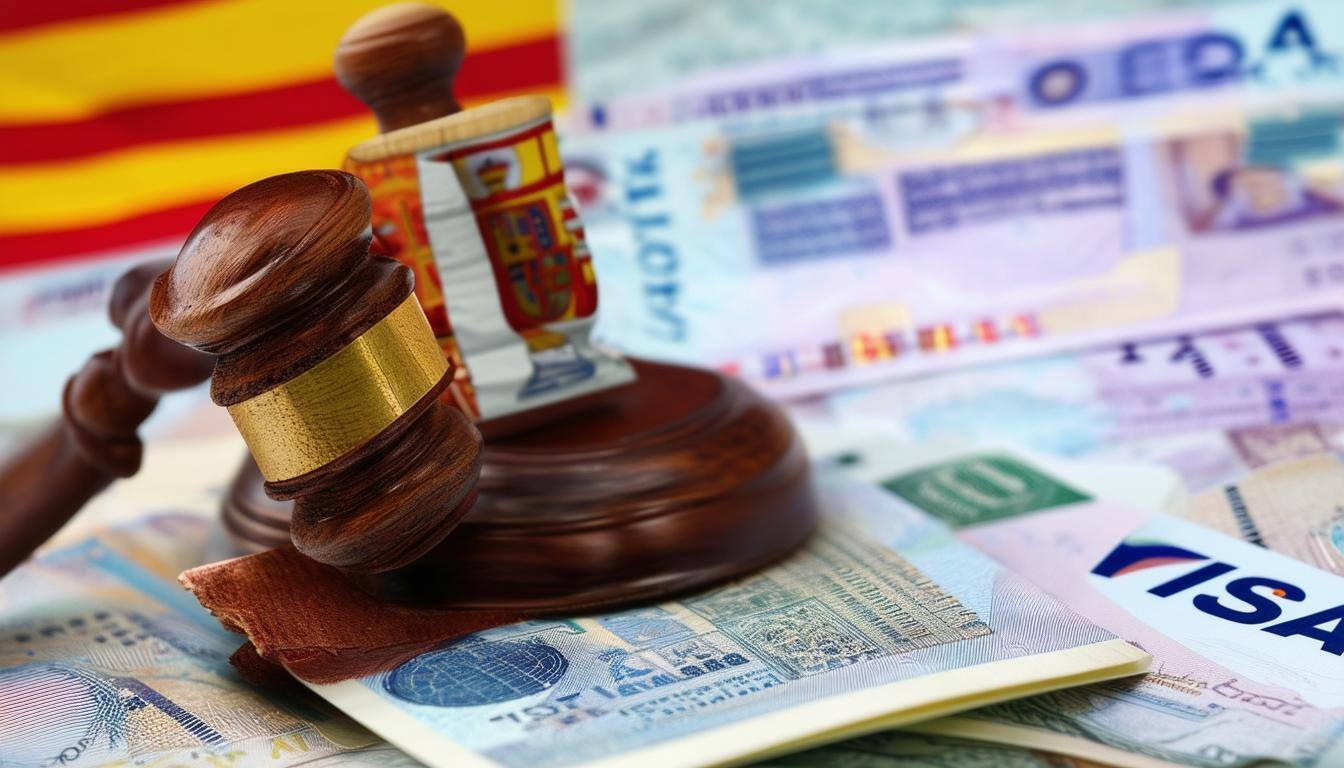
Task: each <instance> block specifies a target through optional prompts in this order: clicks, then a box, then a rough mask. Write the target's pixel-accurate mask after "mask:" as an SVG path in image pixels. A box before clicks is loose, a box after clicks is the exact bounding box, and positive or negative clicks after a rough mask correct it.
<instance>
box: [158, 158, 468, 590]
mask: <svg viewBox="0 0 1344 768" xmlns="http://www.w3.org/2000/svg"><path fill="white" fill-rule="evenodd" d="M369 213H370V209H369V197H368V190H367V189H365V187H364V185H363V184H362V183H360V181H359V180H358V179H356V178H355V177H353V176H351V175H349V174H346V173H342V172H340V171H304V172H300V173H292V174H286V175H283V176H275V177H272V178H269V179H265V180H263V181H259V182H257V183H255V184H251V185H249V186H247V187H244V188H242V189H240V190H238V191H237V192H234V193H233V194H231V195H229V196H228V197H226V198H224V199H223V200H221V201H220V202H219V203H218V204H216V205H215V207H214V208H212V209H211V210H210V211H209V212H208V213H207V214H206V215H205V217H204V218H203V219H202V220H201V222H200V224H198V225H197V227H196V229H195V230H194V231H193V232H192V234H191V235H190V237H188V239H187V243H186V245H185V246H183V248H182V252H181V253H180V254H179V255H178V257H177V260H176V261H175V262H174V264H173V266H172V268H170V269H169V270H168V271H167V272H165V273H164V274H163V275H161V276H160V277H159V278H158V280H156V281H155V285H154V290H153V293H152V295H151V298H150V315H151V316H152V317H153V320H154V323H155V324H156V325H157V326H158V327H159V329H160V330H161V331H163V332H164V334H166V335H167V336H169V337H171V338H173V339H175V340H177V341H179V342H181V343H184V344H189V345H191V346H192V347H194V348H196V349H200V350H203V351H210V352H214V353H217V354H218V355H219V358H218V363H217V364H216V366H215V373H214V381H213V383H212V387H211V396H212V397H213V399H214V400H215V402H216V403H218V404H219V405H223V406H230V405H235V404H237V403H240V402H242V401H244V400H247V399H249V398H251V397H253V396H255V395H257V394H259V393H261V392H264V391H266V390H268V389H270V388H272V387H274V386H275V385H277V384H280V383H284V382H287V381H289V380H292V379H293V378H295V377H297V376H299V375H301V374H303V373H304V372H306V371H308V370H310V369H311V368H312V367H313V366H315V365H316V364H317V363H319V362H322V361H323V360H325V359H327V358H329V357H330V356H331V355H332V354H333V353H335V352H337V351H338V350H340V349H341V348H342V347H344V346H346V345H347V344H348V343H349V342H350V341H351V340H353V339H354V338H356V337H357V336H359V335H360V334H362V333H363V332H364V331H366V330H368V329H369V328H371V327H372V326H373V325H374V324H376V323H377V322H379V321H380V320H382V319H383V318H384V317H386V316H387V314H388V313H389V312H390V311H391V310H392V309H393V308H395V307H396V306H398V305H400V304H401V303H402V302H403V301H404V300H405V299H406V298H407V297H408V296H410V294H411V290H412V277H411V274H410V270H408V269H407V268H406V267H404V266H402V265H399V264H396V263H394V262H391V261H389V260H387V259H383V258H379V257H376V256H373V255H371V254H370V253H369V238H370V235H369ZM451 375H452V371H451V369H449V370H448V372H447V373H446V374H444V376H443V377H442V378H441V380H440V381H439V382H438V384H437V385H435V386H434V387H433V388H431V389H430V390H429V391H428V392H427V393H426V394H425V395H424V396H423V397H421V398H420V400H419V401H418V402H416V403H415V404H414V405H413V406H412V407H410V408H409V409H407V410H406V411H405V412H404V413H402V414H401V415H400V416H399V417H398V418H396V420H395V421H393V422H392V423H391V424H389V425H388V426H386V427H385V428H384V429H383V430H382V431H381V432H379V433H378V434H376V435H375V436H374V437H372V438H370V439H368V440H367V441H365V442H364V443H362V444H360V445H358V446H357V447H355V448H353V449H351V450H350V451H349V452H347V453H346V454H344V455H342V456H340V457H338V458H337V459H335V460H333V461H331V462H329V463H326V464H324V465H322V466H319V467H317V468H315V469H312V470H311V471H308V472H305V473H303V474H301V475H299V476H297V477H293V478H287V479H284V480H281V481H275V482H271V483H267V485H266V490H267V492H268V493H269V494H270V495H271V496H273V497H275V498H279V499H292V500H293V501H294V511H293V522H292V525H291V535H292V537H293V540H294V544H295V546H297V547H298V548H299V550H300V551H302V552H303V553H304V554H306V555H308V556H309V557H312V558H313V559H315V560H318V561H320V562H323V563H326V564H328V565H331V566H334V567H337V568H340V569H342V570H345V571H350V572H378V571H383V570H389V569H393V568H398V567H403V566H405V565H408V564H409V563H411V562H413V561H415V560H416V559H417V558H419V557H420V556H421V555H423V554H424V553H425V552H426V551H428V550H429V549H432V548H433V547H434V546H435V545H437V544H438V543H439V541H441V540H442V539H443V537H444V536H446V535H447V534H448V532H449V531H451V530H452V528H453V527H454V526H455V525H456V524H457V522H458V520H460V519H461V517H462V515H464V514H465V513H466V512H467V510H468V509H470V506H471V502H472V499H473V498H474V486H475V483H476V478H477V475H478V474H479V471H480V435H479V433H478V432H477V431H476V429H475V428H474V427H473V426H472V425H471V424H470V423H469V422H468V421H467V419H466V417H465V416H463V415H462V414H461V413H460V412H459V411H456V410H454V409H451V408H449V407H447V406H445V405H442V404H441V403H439V401H438V395H439V393H440V392H441V391H442V390H443V388H444V387H446V386H447V384H448V381H449V380H450V378H451ZM355 407H358V405H357V404H356V406H355Z"/></svg>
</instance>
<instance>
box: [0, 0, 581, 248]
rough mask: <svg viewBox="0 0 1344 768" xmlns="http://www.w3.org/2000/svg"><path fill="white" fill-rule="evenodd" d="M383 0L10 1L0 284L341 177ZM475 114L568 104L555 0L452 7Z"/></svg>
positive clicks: (474, 0) (356, 129) (464, 2)
mask: <svg viewBox="0 0 1344 768" xmlns="http://www.w3.org/2000/svg"><path fill="white" fill-rule="evenodd" d="M386 2H387V0H28V1H25V2H6V3H3V5H2V6H0V271H4V270H12V269H14V268H18V267H27V266H36V265H38V264H51V265H55V264H58V263H60V262H62V261H67V262H68V261H73V260H77V259H87V258H97V257H98V256H99V255H101V254H109V253H118V254H121V255H126V254H128V253H133V252H134V251H136V250H138V249H142V248H143V249H146V250H148V249H151V248H155V247H157V248H159V249H162V248H163V247H164V246H166V245H169V244H172V243H174V242H175V241H180V240H181V239H182V238H183V237H184V236H185V235H186V233H187V232H189V231H190V229H191V228H192V227H193V226H194V225H195V223H196V221H197V220H198V219H199V218H200V217H201V215H202V214H204V213H205V211H206V209H208V208H209V207H210V206H211V205H212V204H213V203H214V202H215V201H216V200H218V199H219V198H221V197H223V196H224V195H226V194H228V193H229V192H231V191H232V190H234V189H236V188H238V187H240V186H243V185H244V184H247V183H249V182H252V181H255V180H257V179H260V178H263V177H266V176H270V175H273V174H277V173H284V172H286V171H293V170H299V169H304V168H330V167H339V166H340V163H341V158H342V157H343V156H344V154H345V151H346V149H348V148H349V147H350V146H351V145H353V144H356V143H358V142H359V141H362V140H364V139H366V138H368V137H370V136H373V135H374V134H375V133H376V132H377V128H376V125H375V123H374V120H373V118H372V116H371V115H370V114H369V112H368V110H367V108H366V107H365V106H364V105H363V104H361V103H359V102H358V101H356V100H355V99H354V98H353V97H351V96H349V95H348V94H346V93H345V91H344V90H342V89H341V87H340V85H338V84H337V82H336V80H335V78H334V76H333V75H332V55H333V53H334V52H335V49H336V43H337V41H338V40H339V39H340V37H341V35H342V34H343V33H344V31H345V29H346V27H348V26H349V25H350V24H351V23H352V22H354V21H355V19H357V18H359V17H360V16H361V15H363V14H364V13H366V12H368V11H370V10H372V9H373V8H375V7H377V6H379V5H384V4H386ZM439 4H441V5H443V6H444V7H445V8H447V9H448V10H449V11H450V12H451V13H453V14H454V15H455V16H456V17H457V18H458V20H459V21H460V22H461V23H462V26H463V29H464V30H465V31H466V35H467V57H466V61H465V62H464V63H463V66H462V70H461V72H460V74H459V76H458V79H457V86H456V89H455V91H456V93H457V96H458V99H459V101H462V102H464V103H465V104H467V105H471V104H474V103H480V102H483V101H488V100H492V99H496V98H499V97H502V96H507V95H511V94H516V93H543V94H546V95H549V96H551V97H552V99H553V100H555V101H556V102H557V103H559V102H561V101H562V100H563V99H562V89H563V80H564V77H563V67H562V54H561V32H560V12H559V8H558V7H557V0H511V1H510V2H507V3H501V2H499V1H498V0H449V1H448V2H441V3H439Z"/></svg>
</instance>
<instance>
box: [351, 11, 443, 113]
mask: <svg viewBox="0 0 1344 768" xmlns="http://www.w3.org/2000/svg"><path fill="white" fill-rule="evenodd" d="M466 48H467V43H466V37H465V36H464V35H463V33H462V26H461V25H460V24H458V23H457V20H456V19H454V18H453V17H452V16H450V15H448V14H447V13H444V12H443V11H442V10H440V9H438V8H435V7H434V6H432V5H426V4H424V3H394V4H392V5H388V6H384V7H382V8H379V9H377V10H375V11H373V12H371V13H368V14H366V15H365V16H364V17H363V18H361V19H359V20H358V21H356V22H355V23H354V24H352V25H351V26H350V28H349V29H348V30H346V33H345V35H344V36H343V37H342V38H341V42H340V44H339V45H338V46H337V48H336V62H335V63H336V78H337V79H338V80H340V82H341V85H342V86H344V87H345V89H346V90H347V91H349V92H350V93H352V94H354V96H355V97H356V98H358V99H359V100H360V101H362V102H364V103H365V104H368V105H369V107H370V108H371V109H372V110H373V113H374V115H376V116H377V118H378V127H379V130H381V131H383V132H384V133H386V132H389V131H395V130H397V129H399V128H406V127H408V126H412V125H417V124H419V123H423V122H425V121H428V120H433V119H434V118H436V117H443V116H444V115H451V114H453V113H454V112H458V111H460V110H461V109H462V107H461V106H460V105H459V104H458V103H457V99H455V98H454V97H453V78H454V77H455V76H456V75H457V70H458V68H460V67H461V66H462V57H463V56H464V55H465V53H466Z"/></svg>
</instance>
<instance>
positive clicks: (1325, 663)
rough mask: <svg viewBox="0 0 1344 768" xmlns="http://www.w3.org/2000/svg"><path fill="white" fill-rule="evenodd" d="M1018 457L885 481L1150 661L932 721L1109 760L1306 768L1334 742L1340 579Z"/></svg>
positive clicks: (959, 463)
mask: <svg viewBox="0 0 1344 768" xmlns="http://www.w3.org/2000/svg"><path fill="white" fill-rule="evenodd" d="M1014 463H1017V464H1022V463H1023V462H1021V461H1019V460H1017V459H1014V458H1013V457H1004V456H985V455H967V456H964V457H962V458H961V459H958V460H953V461H951V462H947V461H942V462H939V463H936V464H934V465H932V466H923V467H918V468H914V469H909V468H904V469H896V470H894V471H893V472H892V474H891V475H890V476H889V477H888V478H887V480H886V481H885V483H884V486H885V487H886V488H887V489H888V490H889V491H890V492H892V493H894V494H897V495H899V496H900V497H901V498H904V499H906V500H908V501H911V502H912V503H914V504H916V505H917V506H919V507H921V508H923V509H925V510H926V511H929V512H930V513H932V514H935V515H937V516H939V517H943V518H944V519H954V520H956V521H957V523H958V525H959V526H960V527H959V528H958V535H959V536H960V537H961V538H962V539H963V540H965V541H967V542H969V543H971V544H974V545H975V546H976V547H977V548H979V549H981V550H982V551H984V552H986V553H987V554H989V555H991V556H992V557H994V558H995V559H996V560H997V561H998V562H1000V563H1001V564H1003V565H1004V566H1005V567H1008V568H1011V569H1013V570H1015V571H1016V572H1018V573H1020V574H1021V575H1023V576H1025V577H1026V578H1028V579H1030V580H1032V581H1033V582H1035V583H1037V584H1039V585H1041V586H1043V587H1044V588H1046V589H1048V590H1049V591H1050V592H1051V593H1052V594H1054V595H1055V596H1056V597H1059V598H1060V599H1061V600H1063V601H1064V602H1065V603H1066V604H1067V605H1069V606H1070V607H1071V608H1073V609H1075V610H1077V611H1079V612H1080V613H1082V614H1083V615H1085V616H1087V617H1088V618H1090V619H1091V620H1093V621H1096V622H1097V623H1099V624H1101V625H1102V626H1105V627H1107V628H1108V629H1110V630H1111V631H1114V632H1116V633H1117V634H1118V635H1120V636H1121V637H1125V638H1127V639H1129V640H1131V641H1133V642H1136V643H1137V644H1139V645H1140V646H1141V647H1143V648H1144V649H1145V650H1147V651H1149V652H1150V653H1152V654H1153V659H1154V661H1153V668H1152V670H1151V671H1150V672H1149V673H1148V674H1147V675H1146V676H1144V677H1143V678H1141V679H1134V680H1125V681H1121V682H1116V683H1102V684H1100V685H1096V686H1089V687H1085V688H1075V689H1070V690H1068V691H1060V692H1055V693H1049V694H1045V695H1043V696H1037V697H1032V698H1029V699H1022V700H1017V701H1013V702H1008V703H1004V704H1000V705H995V706H991V707H987V708H983V709H979V710H976V711H974V712H970V713H966V714H963V715H958V716H954V717H953V718H948V719H943V720H940V721H937V722H936V723H934V724H932V726H931V727H934V728H935V729H936V730H937V732H938V733H941V734H943V735H947V734H957V735H962V736H966V737H970V738H981V739H990V740H995V741H1002V742H1006V743H1012V744H1017V745H1020V746H1031V747H1037V748H1046V747H1047V746H1048V748H1049V749H1051V750H1054V751H1058V752H1064V753H1069V754H1076V755H1080V756H1083V757H1089V758H1092V759H1101V758H1100V757H1098V754H1099V753H1098V752H1097V751H1096V748H1097V747H1098V745H1100V746H1101V747H1104V748H1107V753H1106V757H1105V758H1104V760H1105V761H1106V762H1110V763H1113V764H1117V765H1128V766H1147V765H1152V764H1153V763H1152V761H1153V760H1163V761H1172V762H1177V763H1181V764H1188V765H1200V766H1217V765H1222V766H1228V765H1247V764H1251V763H1254V762H1257V761H1261V760H1278V761H1283V762H1288V763H1292V764H1298V765H1311V764H1313V763H1314V761H1316V760H1317V759H1319V758H1320V756H1321V755H1322V754H1323V753H1325V752H1326V750H1328V749H1330V748H1331V747H1332V745H1333V744H1334V743H1335V742H1336V741H1337V740H1338V738H1339V735H1340V733H1341V730H1344V698H1341V694H1342V693H1344V675H1341V674H1339V672H1338V670H1337V666H1338V665H1337V664H1336V661H1337V656H1336V655H1335V654H1334V650H1336V649H1337V648H1338V647H1339V646H1338V642H1339V641H1338V640H1337V639H1336V637H1335V635H1334V634H1333V633H1332V632H1331V631H1330V629H1329V627H1331V626H1332V625H1333V623H1334V622H1333V621H1332V620H1331V617H1332V616H1333V617H1334V618H1337V614H1338V613H1339V610H1340V609H1339V608H1338V607H1337V606H1336V605H1335V602H1337V599H1338V596H1339V595H1340V594H1341V587H1344V582H1340V581H1339V577H1338V576H1335V575H1333V574H1330V573H1327V572H1325V571H1321V570H1318V569H1315V568H1311V567H1308V566H1306V565H1304V564H1301V563H1299V562H1297V561H1294V560H1291V559H1289V558H1287V557H1284V556H1282V555H1278V554H1275V553H1272V552H1268V551H1267V550H1264V549H1263V548H1260V547H1256V546H1253V545H1251V544H1248V543H1245V542H1240V541H1237V540H1235V539H1232V538H1230V537H1227V536H1225V535H1223V534H1220V533H1218V532H1216V531H1213V530H1211V529H1208V528H1204V527H1202V526H1198V525H1195V524H1193V523H1190V522H1188V521H1184V520H1181V519H1178V518H1175V517H1170V516H1167V515H1160V514H1159V515H1154V514H1153V512H1152V511H1151V510H1145V509H1141V508H1134V507H1128V506H1126V505H1123V504H1118V503H1116V502H1114V501H1110V500H1106V499H1099V498H1079V496H1082V494H1079V493H1077V492H1076V490H1074V491H1073V492H1070V490H1069V489H1068V486H1066V485H1065V483H1066V481H1062V480H1059V479H1055V478H1050V477H1049V476H1048V475H1047V473H1046V472H1044V471H1042V470H1041V469H1039V468H1034V467H1033V468H1031V469H1029V470H1024V469H1022V468H1021V467H1014V466H1013V465H1014ZM1061 485H1065V489H1064V490H1061V489H1060V488H1058V487H1056V486H1061ZM1266 585H1268V586H1266ZM1332 595H1333V596H1334V597H1333V600H1332V597H1331V596H1332ZM1192 598H1193V600H1192ZM1125 753H1127V754H1128V756H1126V754H1125Z"/></svg>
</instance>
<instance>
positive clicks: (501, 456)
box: [225, 360, 817, 613]
mask: <svg viewBox="0 0 1344 768" xmlns="http://www.w3.org/2000/svg"><path fill="white" fill-rule="evenodd" d="M632 363H633V364H634V366H635V368H636V370H637V372H638V374H639V378H638V380H637V382H636V383H635V384H633V385H631V386H628V387H624V388H621V389H618V390H613V391H611V392H609V393H606V397H604V398H602V399H601V400H595V401H590V402H592V407H591V408H590V409H589V410H587V411H585V412H582V413H579V414H575V415H574V416H572V417H571V418H569V419H566V420H565V421H563V422H559V423H552V424H550V425H548V426H545V427H541V428H537V429H533V430H530V431H527V432H522V433H519V432H511V433H510V434H508V435H506V436H504V437H494V436H493V435H492V425H491V424H490V423H489V422H486V423H484V424H482V425H481V430H482V432H483V433H484V434H485V435H486V446H487V447H486V449H485V454H484V459H483V466H482V470H481V477H480V481H479V484H478V486H477V489H478V492H479V495H478V497H477V501H476V506H475V507H474V508H473V509H472V511H471V512H470V513H468V514H467V516H466V517H465V518H464V519H463V520H462V522H461V523H460V524H459V525H458V526H457V528H456V529H455V530H454V531H453V533H452V534H451V535H450V536H448V537H447V538H445V539H444V540H443V542H442V543H440V544H439V545H438V546H437V547H436V548H434V549H432V550H430V551H429V552H428V553H427V554H426V555H424V556H423V557H422V558H420V559H419V560H418V561H417V562H415V563H413V564H412V565H410V566H407V567H404V568H400V569H397V570H394V571H389V572H385V573H378V574H360V575H351V578H352V579H353V580H354V581H355V583H356V584H358V585H359V586H360V587H361V588H362V589H364V590H366V591H368V592H371V593H373V594H375V595H377V596H379V597H382V598H385V599H388V600H394V601H400V602H413V603H417V604H433V605H441V606H444V607H453V608H472V609H513V610H522V611H529V612H546V613H560V612H574V611H580V610H586V609H590V608H596V607H605V606H611V605H616V604H623V603H633V602H641V601H648V600H653V599H657V598H661V597H664V596H667V595H670V594H673V593H678V592H685V591H690V590H695V589H700V588H703V587H706V586H708V585H710V584H713V583H715V582H719V581H723V580H725V579H730V578H733V577H735V576H739V575H742V574H745V573H747V572H749V571H752V570H754V569H756V568H759V567H761V566H762V565H765V564H767V563H769V562H771V561H773V560H776V559H778V558H780V557H783V556H784V555H786V554H788V553H789V552H790V551H792V550H793V549H794V548H796V547H797V546H799V545H800V544H802V543H803V541H805V540H806V538H807V536H808V534H809V533H811V531H812V529H813V527H814V526H815V522H816V518H817V502H816V498H815V495H814V493H813V489H812V484H811V479H810V475H809V470H808V464H807V459H806V455H805V453H804V450H803V446H802V444H801V442H800V441H799V439H798V436H797V434H796V433H795V432H794V430H793V428H792V426H791V425H790V424H789V422H788V420H787V418H786V417H785V416H784V414H783V413H782V412H781V411H780V410H779V408H778V407H777V406H775V405H774V404H772V403H770V402H769V401H767V400H765V399H764V398H763V397H762V396H761V395H759V394H757V393H756V392H755V391H754V390H752V389H750V388H748V387H747V386H745V385H743V384H741V383H739V382H737V381H735V380H732V379H727V378H725V377H723V376H721V375H719V374H716V373H712V372H708V371H703V370H698V369H694V368H684V367H680V366H674V365H665V364H660V363H653V362H646V361H641V360H632ZM284 514H285V510H284V505H283V504H281V503H279V502H274V501H272V500H270V499H268V498H267V497H266V496H265V494H264V493H263V492H262V491H261V487H260V475H256V474H254V475H252V476H251V477H250V478H247V472H246V470H244V472H243V473H240V476H239V479H238V481H236V482H235V484H234V487H233V489H232V492H231V498H230V501H229V502H228V503H227V504H226V506H225V519H226V524H227V525H228V526H229V528H230V530H231V532H232V533H233V534H234V536H235V537H236V538H237V539H240V540H242V541H244V542H246V543H249V544H250V545H251V547H252V548H255V549H260V548H265V547H266V546H273V545H274V542H275V541H276V538H275V533H276V532H277V526H276V523H277V522H278V521H279V520H280V518H282V517H283V515H284Z"/></svg>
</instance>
